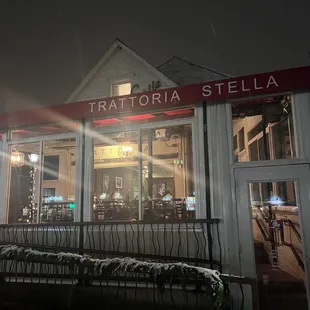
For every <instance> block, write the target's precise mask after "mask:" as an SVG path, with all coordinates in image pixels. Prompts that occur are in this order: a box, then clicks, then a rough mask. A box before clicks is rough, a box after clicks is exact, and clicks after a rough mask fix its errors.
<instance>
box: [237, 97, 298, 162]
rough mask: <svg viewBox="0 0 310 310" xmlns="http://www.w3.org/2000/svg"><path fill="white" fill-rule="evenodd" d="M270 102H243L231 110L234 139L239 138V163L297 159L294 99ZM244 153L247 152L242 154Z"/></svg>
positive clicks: (278, 99) (272, 99) (273, 99)
mask: <svg viewBox="0 0 310 310" xmlns="http://www.w3.org/2000/svg"><path fill="white" fill-rule="evenodd" d="M267 99H268V103H263V104H262V103H261V101H257V102H243V103H234V105H233V107H232V117H233V135H234V136H235V135H236V134H238V143H239V148H238V150H237V151H235V157H236V159H237V160H238V161H253V160H274V159H287V158H294V157H295V154H296V152H295V142H294V131H293V124H292V122H293V121H292V111H291V99H290V97H287V96H281V97H277V98H267ZM267 99H264V100H265V101H266V100H267ZM242 130H243V131H244V134H242ZM242 137H243V139H242ZM234 139H235V138H234ZM234 143H235V141H234ZM243 149H244V150H245V152H243V153H242V154H239V153H240V152H242V150H243ZM255 152H256V153H257V154H254V153H255Z"/></svg>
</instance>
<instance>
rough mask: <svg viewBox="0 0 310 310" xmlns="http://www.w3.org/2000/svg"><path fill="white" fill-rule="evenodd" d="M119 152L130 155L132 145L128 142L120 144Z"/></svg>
mask: <svg viewBox="0 0 310 310" xmlns="http://www.w3.org/2000/svg"><path fill="white" fill-rule="evenodd" d="M121 154H122V155H123V156H131V154H132V146H131V145H130V144H122V145H121Z"/></svg>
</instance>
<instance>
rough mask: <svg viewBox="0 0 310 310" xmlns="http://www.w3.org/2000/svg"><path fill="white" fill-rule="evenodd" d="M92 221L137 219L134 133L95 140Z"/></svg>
mask: <svg viewBox="0 0 310 310" xmlns="http://www.w3.org/2000/svg"><path fill="white" fill-rule="evenodd" d="M93 184H94V187H93V193H94V205H93V207H94V210H93V211H94V214H93V215H94V220H133V219H136V220H137V219H138V206H139V189H138V184H139V182H138V140H137V134H136V132H121V133H115V134H107V135H102V136H101V137H100V138H96V139H95V141H94V180H93Z"/></svg>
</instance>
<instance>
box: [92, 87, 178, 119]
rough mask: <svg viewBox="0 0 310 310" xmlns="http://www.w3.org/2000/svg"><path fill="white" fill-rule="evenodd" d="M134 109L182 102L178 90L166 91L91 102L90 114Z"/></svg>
mask: <svg viewBox="0 0 310 310" xmlns="http://www.w3.org/2000/svg"><path fill="white" fill-rule="evenodd" d="M126 101H127V108H134V107H137V106H140V107H145V106H147V105H154V104H161V103H178V102H180V101H181V98H180V95H179V93H178V91H177V90H173V91H172V92H171V91H170V92H169V91H165V92H160V93H150V94H143V95H142V96H130V97H120V98H115V97H114V98H113V99H112V98H111V99H105V100H101V101H97V102H89V103H88V104H89V107H90V112H91V113H93V112H104V111H119V112H121V111H122V110H123V109H125V108H126Z"/></svg>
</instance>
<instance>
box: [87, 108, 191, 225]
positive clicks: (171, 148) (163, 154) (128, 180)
mask: <svg viewBox="0 0 310 310" xmlns="http://www.w3.org/2000/svg"><path fill="white" fill-rule="evenodd" d="M187 111H191V110H187ZM185 114H187V113H185ZM189 114H191V113H189ZM179 115H182V114H181V113H179V114H178V116H179ZM143 117H145V115H144V116H143ZM143 117H141V118H139V117H137V118H136V119H137V121H138V124H140V121H141V120H142V119H143ZM154 117H155V116H154ZM143 120H145V119H143ZM104 121H105V122H106V127H108V128H109V130H111V127H114V126H115V125H114V123H115V122H116V121H115V119H114V120H113V121H111V122H108V121H107V120H102V121H94V124H95V128H96V126H97V125H98V124H99V122H101V123H103V122H104ZM119 122H120V121H119ZM142 124H143V125H145V123H144V122H143V123H142ZM162 124H164V125H163V126H160V127H156V126H154V124H152V125H150V126H149V128H148V126H147V127H146V126H144V127H143V129H139V126H136V129H135V130H133V131H131V130H129V131H125V130H124V131H123V132H116V133H108V134H104V131H103V133H102V134H96V138H95V139H94V173H93V195H94V202H93V219H94V220H99V221H100V220H162V219H165V220H181V219H190V218H195V209H196V198H195V185H194V177H193V176H194V161H193V150H192V148H193V145H192V126H191V125H190V124H182V122H180V125H179V124H178V125H175V126H171V125H170V126H169V123H166V122H164V123H162ZM124 127H126V126H124ZM144 128H145V129H144ZM139 137H140V139H139Z"/></svg>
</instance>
